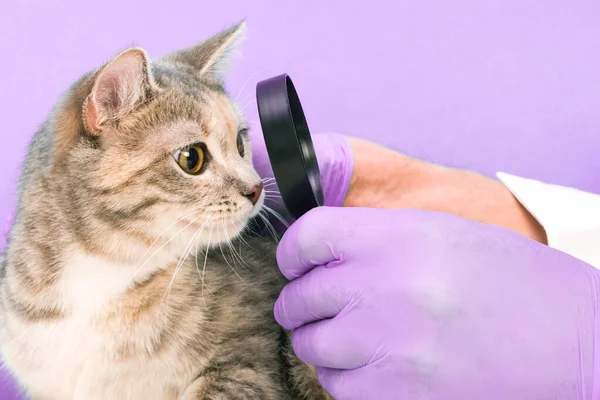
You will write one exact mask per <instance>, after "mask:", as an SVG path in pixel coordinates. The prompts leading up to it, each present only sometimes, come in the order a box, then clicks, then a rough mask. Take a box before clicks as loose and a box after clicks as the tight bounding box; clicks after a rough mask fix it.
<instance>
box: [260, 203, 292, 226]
mask: <svg viewBox="0 0 600 400" xmlns="http://www.w3.org/2000/svg"><path fill="white" fill-rule="evenodd" d="M263 208H264V209H265V210H267V211H268V212H270V213H271V214H273V216H274V217H275V218H277V219H278V220H279V222H281V223H282V224H283V225H284V226H285V227H286V228H289V227H290V224H289V222H287V221H286V220H285V218H283V217H282V216H281V214H279V213H278V212H277V211H275V210H273V209H272V208H271V207H268V206H266V205H263Z"/></svg>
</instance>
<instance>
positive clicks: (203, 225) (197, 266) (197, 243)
mask: <svg viewBox="0 0 600 400" xmlns="http://www.w3.org/2000/svg"><path fill="white" fill-rule="evenodd" d="M207 223H208V220H207V221H205V222H204V224H202V227H201V229H202V230H203V229H204V227H205V226H206V224H207ZM202 230H201V231H200V232H202ZM199 244H200V236H198V239H197V240H196V252H195V257H194V259H195V261H196V271H197V272H198V278H200V279H202V275H201V274H200V265H198V257H199V256H200V254H199V252H198V245H199ZM206 251H207V252H208V250H206ZM202 284H204V282H202ZM202 302H203V303H204V307H206V300H205V299H204V296H202Z"/></svg>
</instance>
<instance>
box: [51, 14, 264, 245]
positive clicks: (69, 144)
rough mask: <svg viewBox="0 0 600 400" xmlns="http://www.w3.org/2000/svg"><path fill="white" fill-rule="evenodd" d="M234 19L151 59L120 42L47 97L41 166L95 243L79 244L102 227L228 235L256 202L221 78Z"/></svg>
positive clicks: (118, 232) (237, 32)
mask: <svg viewBox="0 0 600 400" xmlns="http://www.w3.org/2000/svg"><path fill="white" fill-rule="evenodd" d="M244 29H245V26H244V24H243V23H242V24H239V25H237V26H235V27H233V28H230V29H228V30H225V31H223V32H221V33H219V34H217V35H215V36H213V37H212V38H210V39H208V40H206V41H204V42H202V43H200V44H199V45H197V46H194V47H191V48H187V49H184V50H181V51H178V52H175V53H172V54H169V55H167V56H164V57H162V58H160V59H158V60H157V61H155V62H151V61H150V60H149V57H148V55H147V54H146V52H145V51H144V50H143V49H141V48H129V49H127V50H125V51H123V52H121V53H120V54H118V55H117V56H116V57H114V58H113V59H112V60H110V61H109V62H108V63H106V64H105V65H104V66H102V67H101V68H99V69H98V70H97V71H95V72H93V73H92V74H90V75H88V76H87V77H86V78H84V79H83V80H82V81H81V82H79V83H78V84H77V85H75V87H74V89H73V90H72V91H71V92H70V93H68V94H67V96H66V97H65V98H64V100H63V101H62V103H61V104H60V105H59V106H58V107H57V109H56V110H55V112H54V116H53V118H52V119H51V121H52V122H51V124H52V131H53V137H54V140H53V145H52V152H51V153H52V159H51V162H50V167H51V168H50V169H51V171H52V172H51V173H52V176H53V182H54V183H55V184H57V185H58V189H57V190H60V191H61V194H60V202H62V207H64V208H66V209H67V214H68V215H69V218H73V221H71V224H72V225H73V227H74V229H75V230H79V231H80V232H79V236H80V237H83V239H84V240H88V241H89V242H91V241H93V240H96V241H98V242H99V243H95V244H92V243H88V245H90V246H96V247H98V246H102V243H101V242H102V241H105V240H109V239H108V238H107V237H105V235H107V234H108V235H110V234H111V233H112V235H113V236H112V238H114V237H119V236H120V237H121V238H123V239H132V240H133V241H136V240H137V241H139V242H140V243H144V244H145V245H149V244H150V243H159V244H165V245H166V246H174V248H175V249H176V252H177V253H181V251H182V250H183V249H182V246H183V245H184V244H185V245H187V244H188V243H190V242H191V241H192V240H193V242H194V244H195V243H199V244H200V245H203V244H207V243H208V242H209V241H211V243H212V244H217V243H220V242H226V241H229V240H230V239H231V238H232V237H234V236H236V235H238V234H239V233H240V232H241V231H242V230H243V229H244V228H245V227H246V225H247V223H248V222H249V220H250V218H252V217H253V216H255V215H256V214H257V213H258V211H260V209H261V207H262V204H263V199H264V193H263V190H262V189H263V183H262V181H261V179H260V177H259V176H258V174H257V173H256V172H255V170H254V169H253V167H252V160H251V150H250V143H249V141H248V136H247V125H246V121H245V120H244V118H243V116H242V114H241V112H240V110H239V109H238V108H237V106H236V104H234V102H233V101H232V100H231V99H230V98H229V96H228V95H227V94H226V93H225V91H224V89H223V85H222V78H223V76H222V74H223V71H224V67H225V66H226V65H227V62H228V61H229V56H230V54H231V53H232V51H233V50H235V47H236V45H237V43H238V42H239V40H240V39H241V38H242V36H243V33H244ZM94 234H97V236H96V237H95V238H94ZM160 235H162V236H160ZM168 239H172V241H171V242H170V243H166V241H167V240H168ZM125 242H127V241H125ZM127 246H130V244H128V245H127ZM134 247H135V246H134ZM128 249H129V247H128ZM121 250H122V251H124V252H127V249H121ZM131 250H132V252H133V249H131Z"/></svg>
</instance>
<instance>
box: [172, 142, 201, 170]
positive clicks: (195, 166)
mask: <svg viewBox="0 0 600 400" xmlns="http://www.w3.org/2000/svg"><path fill="white" fill-rule="evenodd" d="M175 159H176V160H177V163H178V164H179V166H180V167H181V169H182V170H184V171H185V172H187V173H188V174H191V175H196V174H198V173H200V171H201V169H202V166H203V165H204V149H203V148H202V145H201V144H199V143H198V144H194V145H191V146H189V147H186V148H185V149H183V150H179V151H177V153H176V154H175Z"/></svg>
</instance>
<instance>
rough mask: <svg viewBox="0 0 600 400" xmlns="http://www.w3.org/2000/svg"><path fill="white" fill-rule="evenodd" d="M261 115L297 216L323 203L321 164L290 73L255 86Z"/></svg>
mask: <svg viewBox="0 0 600 400" xmlns="http://www.w3.org/2000/svg"><path fill="white" fill-rule="evenodd" d="M256 101H257V105H258V115H259V118H260V124H261V127H262V131H263V136H264V138H265V145H266V148H267V153H268V155H269V161H270V162H271V167H272V168H273V174H274V175H275V180H276V181H277V186H278V187H279V191H280V193H281V197H282V199H283V202H284V204H285V207H286V208H287V210H288V211H289V212H290V214H291V215H292V216H293V217H294V218H300V217H301V216H302V215H304V214H305V213H307V212H308V211H310V210H311V209H313V208H315V207H319V206H322V205H323V202H324V196H323V188H322V186H321V174H320V171H319V164H318V162H317V156H316V153H315V149H314V146H313V142H312V138H311V135H310V129H309V128H308V123H307V122H306V117H305V115H304V111H303V109H302V104H301V103H300V98H299V96H298V92H297V91H296V88H295V87H294V83H293V82H292V79H291V78H290V76H289V75H288V74H285V73H284V74H281V75H278V76H275V77H272V78H269V79H266V80H263V81H260V82H259V83H258V84H257V85H256Z"/></svg>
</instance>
